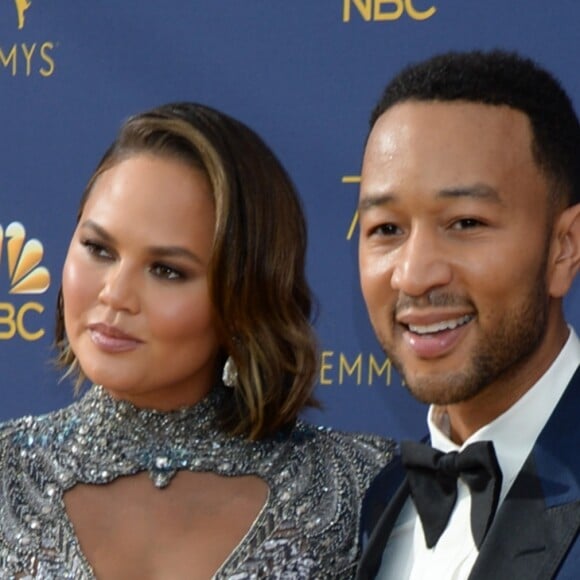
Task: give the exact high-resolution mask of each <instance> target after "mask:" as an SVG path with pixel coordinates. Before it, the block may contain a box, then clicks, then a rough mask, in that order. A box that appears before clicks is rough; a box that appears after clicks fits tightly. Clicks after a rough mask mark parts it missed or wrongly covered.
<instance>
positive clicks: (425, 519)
mask: <svg viewBox="0 0 580 580" xmlns="http://www.w3.org/2000/svg"><path fill="white" fill-rule="evenodd" d="M401 458H402V461H403V465H404V466H405V468H406V470H407V476H408V479H409V484H410V487H411V496H412V497H413V502H414V503H415V507H416V508H417V513H418V514H419V517H420V518H421V523H422V524H423V530H424V532H425V541H426V543H427V547H428V548H432V547H433V546H434V545H435V544H436V543H437V541H438V540H439V537H440V536H441V534H442V533H443V531H444V530H445V528H446V526H447V522H448V521H449V517H450V516H451V512H452V511H453V506H454V505H455V501H456V499H457V478H458V477H459V476H461V479H462V480H463V481H464V482H465V483H466V484H467V485H468V487H469V490H470V492H471V533H472V534H473V539H474V541H475V544H476V546H477V547H478V548H479V547H480V546H481V544H482V542H483V539H484V538H485V534H486V533H487V531H488V529H489V527H490V525H491V522H492V520H493V516H494V514H495V510H496V508H497V504H498V500H499V492H500V489H501V480H502V477H501V470H500V468H499V464H498V462H497V457H496V455H495V451H494V448H493V443H492V442H491V441H479V442H477V443H472V444H471V445H468V446H467V447H466V448H465V449H464V450H463V451H461V452H460V453H458V452H457V451H452V452H451V453H442V452H441V451H437V450H436V449H433V448H432V447H430V446H428V445H425V444H423V443H416V442H414V441H403V442H402V443H401Z"/></svg>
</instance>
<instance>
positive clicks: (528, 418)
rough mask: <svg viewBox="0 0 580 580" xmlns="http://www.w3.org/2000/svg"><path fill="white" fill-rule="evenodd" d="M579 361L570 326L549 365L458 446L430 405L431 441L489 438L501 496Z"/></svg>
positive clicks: (451, 446)
mask: <svg viewBox="0 0 580 580" xmlns="http://www.w3.org/2000/svg"><path fill="white" fill-rule="evenodd" d="M579 364H580V341H579V340H578V336H577V335H576V332H575V331H574V329H573V328H570V335H569V337H568V340H567V341H566V344H565V345H564V347H563V348H562V350H561V351H560V353H559V354H558V356H557V357H556V359H555V360H554V362H553V363H552V364H551V366H550V368H549V369H548V370H547V371H546V372H545V373H544V375H542V377H540V379H539V380H538V381H537V382H536V383H535V384H534V385H533V386H532V388H531V389H530V390H529V391H527V392H526V393H525V394H524V395H523V396H522V397H521V398H520V399H519V400H518V401H517V402H516V403H515V404H514V405H512V406H511V407H510V408H509V409H507V410H506V411H505V412H504V413H502V414H501V415H500V416H499V417H497V418H496V419H494V420H493V421H492V422H491V423H488V424H487V425H484V426H483V427H482V428H481V429H479V430H478V431H476V432H475V433H474V434H473V435H471V437H469V438H468V439H467V440H466V441H465V442H464V443H463V445H461V446H459V445H457V444H456V443H454V442H453V441H451V439H449V420H448V416H447V414H446V413H445V412H444V411H442V410H441V408H438V407H436V406H434V405H431V407H430V408H429V413H428V416H427V425H428V427H429V433H430V435H431V444H432V446H433V447H434V448H436V449H439V450H441V451H445V452H447V451H458V450H460V449H463V448H465V447H466V446H467V445H469V444H470V443H473V442H475V441H493V444H494V447H495V452H496V455H497V459H498V463H499V465H500V468H501V470H502V474H503V483H502V493H501V498H503V497H504V496H505V494H506V493H507V491H508V490H509V487H510V486H511V483H512V482H513V480H514V479H515V476H516V475H517V473H518V472H519V471H520V469H521V467H522V465H523V464H524V462H525V460H526V458H527V456H528V455H529V454H530V452H531V451H532V448H533V446H534V443H535V441H536V439H537V438H538V436H539V435H540V432H541V431H542V429H543V428H544V426H545V424H546V423H547V422H548V419H549V418H550V415H551V414H552V411H553V410H554V408H555V407H556V405H557V404H558V401H559V400H560V397H561V396H562V394H563V393H564V391H565V390H566V387H567V386H568V383H569V382H570V380H571V379H572V377H573V375H574V373H575V372H576V369H577V368H578V365H579Z"/></svg>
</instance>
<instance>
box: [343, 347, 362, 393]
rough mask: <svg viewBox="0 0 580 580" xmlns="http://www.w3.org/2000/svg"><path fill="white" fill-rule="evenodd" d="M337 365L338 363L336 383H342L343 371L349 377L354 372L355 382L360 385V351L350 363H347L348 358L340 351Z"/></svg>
mask: <svg viewBox="0 0 580 580" xmlns="http://www.w3.org/2000/svg"><path fill="white" fill-rule="evenodd" d="M338 360H339V365H338V384H339V385H342V384H343V383H344V373H345V372H346V374H347V375H348V376H350V377H352V375H353V374H354V373H355V372H356V384H357V385H360V383H361V380H362V353H361V354H359V355H358V356H357V357H356V359H355V360H354V363H353V364H352V365H349V364H348V359H347V358H346V357H345V356H344V353H342V352H341V353H340V358H339V359H338Z"/></svg>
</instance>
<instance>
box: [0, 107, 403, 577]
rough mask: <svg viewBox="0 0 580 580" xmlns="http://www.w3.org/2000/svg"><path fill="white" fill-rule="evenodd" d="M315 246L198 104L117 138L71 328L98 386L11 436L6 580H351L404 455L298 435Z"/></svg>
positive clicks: (78, 365)
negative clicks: (309, 258)
mask: <svg viewBox="0 0 580 580" xmlns="http://www.w3.org/2000/svg"><path fill="white" fill-rule="evenodd" d="M305 246H306V227H305V223H304V218H303V215H302V211H301V208H300V204H299V201H298V198H297V195H296V192H295V190H294V188H293V186H292V183H291V181H290V179H289V177H288V176H287V174H286V172H285V171H284V169H283V168H282V166H281V165H280V163H279V162H278V161H277V159H276V158H275V157H274V155H273V154H272V152H271V151H270V150H269V149H268V148H267V146H266V145H265V144H264V143H263V142H262V140H261V139H260V138H259V137H258V136H257V135H256V134H255V133H253V132H252V131H251V130H250V129H248V128H247V127H245V126H244V125H242V124H241V123H239V122H237V121H235V120H234V119H232V118H230V117H228V116H226V115H223V114H221V113H219V112H217V111H215V110H212V109H210V108H208V107H204V106H200V105H195V104H187V103H184V104H174V105H167V106H162V107H160V108H157V109H154V110H152V111H150V112H147V113H144V114H141V115H137V116H135V117H133V118H131V119H129V120H128V121H127V122H126V123H125V124H124V126H123V127H122V128H121V131H120V133H119V135H118V137H117V139H116V141H115V142H114V143H113V145H112V146H111V147H110V148H109V150H108V151H107V152H106V154H105V156H104V158H103V160H102V161H101V163H100V164H99V166H98V167H97V170H96V171H95V174H94V175H93V177H92V178H91V180H90V181H89V184H88V186H87V188H86V191H85V193H84V196H83V198H82V201H81V207H80V212H79V217H78V223H77V227H76V230H75V232H74V234H73V237H72V241H71V244H70V247H69V250H68V254H67V258H66V261H65V265H64V269H63V277H62V290H61V294H60V297H59V305H58V313H57V347H58V351H59V362H60V363H61V364H62V366H63V367H64V368H66V369H67V374H70V375H75V376H76V380H77V386H79V385H80V384H81V383H82V382H84V381H85V380H88V381H90V382H91V383H93V384H94V385H98V386H93V387H92V388H91V389H90V390H89V391H88V392H87V393H86V394H85V395H84V397H83V398H81V399H80V400H79V401H78V402H76V403H74V404H73V405H71V406H70V407H68V408H65V409H63V410H60V411H57V412H55V413H51V414H49V415H46V416H43V417H39V418H24V419H21V420H17V421H13V422H10V423H8V424H6V425H4V427H3V429H2V431H1V432H0V464H1V465H2V466H3V470H2V473H1V475H0V478H1V480H2V481H1V482H0V577H2V578H24V577H26V578H43V579H45V578H58V579H59V580H62V579H66V578H70V579H74V580H80V579H85V578H94V577H97V578H103V579H108V578H123V579H130V578H139V579H140V580H143V579H154V578H188V579H189V578H196V579H197V578H200V579H201V578H204V579H205V578H210V577H214V578H236V579H238V580H242V579H245V578H247V579H250V578H296V579H301V578H316V579H319V578H349V577H351V576H352V575H353V574H354V564H355V563H356V560H357V557H358V545H357V535H358V509H359V502H360V499H361V496H362V493H363V490H364V489H365V487H366V486H367V484H368V483H369V481H370V479H371V478H372V477H373V475H374V474H375V473H376V472H377V471H378V470H379V468H380V467H381V466H382V465H384V463H385V462H386V461H387V460H388V459H389V458H390V454H391V444H390V442H385V441H382V440H380V439H379V438H375V437H369V436H367V437H362V436H348V435H344V434H339V433H335V432H332V431H330V430H328V429H321V428H314V427H311V426H308V425H306V424H303V423H302V422H300V421H297V415H298V413H299V412H300V411H301V410H302V409H303V408H304V407H306V406H308V405H313V404H315V401H314V399H313V397H312V384H313V377H314V374H315V371H316V355H315V343H314V338H313V334H312V331H311V327H310V324H309V317H310V311H311V296H310V293H309V289H308V286H307V284H306V280H305V274H304V260H305ZM222 373H223V376H222Z"/></svg>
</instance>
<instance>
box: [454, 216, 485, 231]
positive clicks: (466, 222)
mask: <svg viewBox="0 0 580 580" xmlns="http://www.w3.org/2000/svg"><path fill="white" fill-rule="evenodd" d="M482 225H483V222H481V221H479V220H478V219H475V218H463V219H460V220H457V221H456V222H453V225H452V226H451V227H452V229H454V230H469V229H472V228H477V227H479V226H482Z"/></svg>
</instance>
